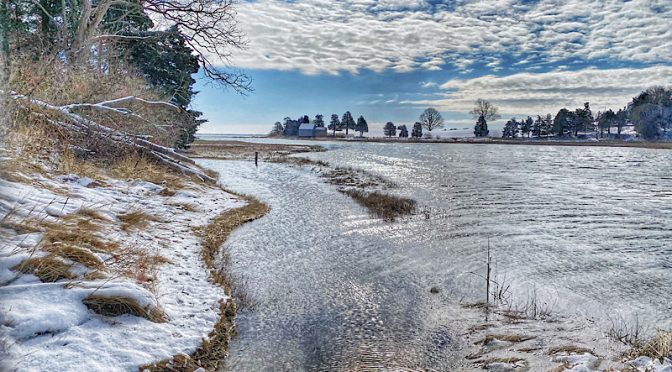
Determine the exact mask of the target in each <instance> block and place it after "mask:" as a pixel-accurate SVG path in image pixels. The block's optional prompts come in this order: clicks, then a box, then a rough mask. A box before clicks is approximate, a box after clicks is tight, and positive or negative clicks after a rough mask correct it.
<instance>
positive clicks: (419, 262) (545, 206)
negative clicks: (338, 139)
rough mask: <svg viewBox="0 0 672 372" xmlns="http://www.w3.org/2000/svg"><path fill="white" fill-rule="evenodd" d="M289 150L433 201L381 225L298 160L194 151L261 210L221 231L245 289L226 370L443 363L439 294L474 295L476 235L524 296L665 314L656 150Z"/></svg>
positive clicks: (667, 159) (669, 226) (666, 215)
mask: <svg viewBox="0 0 672 372" xmlns="http://www.w3.org/2000/svg"><path fill="white" fill-rule="evenodd" d="M302 156H309V157H311V158H315V159H322V160H327V161H329V162H330V163H332V164H336V165H348V166H353V167H357V168H362V169H366V170H369V171H372V172H377V173H379V174H382V175H384V176H386V177H388V178H390V179H392V180H393V181H395V182H396V183H397V184H399V185H400V187H399V188H398V189H396V190H393V192H397V193H400V194H403V195H405V196H410V197H413V198H414V199H416V200H417V201H418V203H419V204H420V205H426V206H431V207H432V208H436V211H440V213H433V214H432V218H430V219H424V218H413V219H408V220H403V221H399V222H397V223H393V224H390V223H384V222H382V221H379V220H376V219H372V218H371V217H369V216H368V215H367V214H366V211H364V210H363V209H361V208H360V207H359V206H357V205H356V204H355V203H354V202H352V201H351V200H350V199H348V198H347V196H344V195H342V194H340V193H338V192H336V191H335V189H334V188H333V186H330V185H326V184H323V183H321V182H320V181H319V180H318V179H317V178H316V177H315V176H314V174H311V173H310V172H309V171H307V170H301V169H297V168H290V167H286V166H284V165H280V164H262V165H261V166H260V167H259V168H258V169H255V168H254V166H253V165H251V164H248V163H245V162H222V161H203V162H202V163H203V164H204V165H206V166H208V167H211V168H213V169H216V170H217V171H219V172H220V173H221V174H222V179H223V182H224V183H225V184H226V185H227V186H229V187H230V188H232V189H234V190H236V191H241V192H245V193H250V194H254V195H256V196H258V197H260V198H261V199H262V200H264V201H266V202H267V203H269V204H270V205H271V207H272V211H271V212H270V214H269V215H267V216H266V217H265V218H263V219H261V220H258V221H255V222H253V223H251V224H249V225H248V226H245V227H243V228H242V229H240V230H238V231H236V232H235V233H234V234H233V236H232V238H231V239H230V240H229V241H228V242H227V247H228V249H229V250H230V251H231V257H232V269H233V271H234V274H235V275H237V276H239V277H241V280H244V281H245V282H246V283H247V285H248V291H249V292H250V295H251V296H252V297H254V298H255V299H256V300H257V302H258V303H257V306H256V308H255V309H254V310H252V311H248V310H244V311H241V312H240V313H239V315H238V317H237V319H236V324H237V328H238V331H239V335H238V336H237V338H236V339H235V340H234V341H233V343H232V345H231V348H230V353H231V357H230V358H229V360H228V361H227V368H228V369H230V370H250V369H253V370H258V369H266V370H295V369H308V370H339V369H340V370H351V369H355V368H364V369H365V368H368V367H371V368H377V367H381V366H385V367H388V368H394V367H398V368H436V369H449V368H451V366H454V365H453V364H451V363H452V359H451V356H452V353H454V352H455V350H454V349H455V346H456V344H455V341H454V340H455V338H456V335H454V334H453V333H452V331H451V330H450V329H449V328H447V327H446V324H445V322H441V321H438V320H437V319H440V318H441V316H440V315H439V314H437V313H438V312H440V311H442V310H439V307H437V306H436V298H437V297H436V296H438V297H439V298H441V299H442V301H447V302H457V301H458V300H460V299H464V300H471V299H474V300H475V299H477V297H476V294H480V293H482V292H483V289H482V286H481V284H482V283H480V281H479V280H478V279H477V278H476V276H474V275H472V274H470V272H480V271H482V269H483V262H484V249H485V245H486V241H487V239H488V238H490V240H491V245H492V247H493V250H494V257H495V258H494V261H495V275H497V276H498V277H502V276H504V275H506V277H507V280H509V281H510V282H511V283H512V284H513V287H514V289H515V294H516V296H518V297H519V298H521V299H524V298H525V296H526V295H527V294H528V293H530V292H531V291H536V293H538V294H540V295H541V296H545V297H547V298H553V300H554V301H556V302H558V306H559V307H562V308H563V309H565V311H568V312H575V311H578V312H580V313H584V314H586V315H590V316H593V315H596V314H605V313H608V314H609V315H613V314H615V313H616V312H619V313H621V314H623V315H624V316H628V315H632V314H638V316H639V319H640V321H642V322H647V323H649V324H655V325H656V326H658V327H672V319H671V317H670V316H669V314H670V311H672V308H671V306H672V304H671V303H670V301H669V300H668V298H669V293H671V292H672V271H671V270H670V268H671V267H672V252H671V249H670V243H671V242H672V179H671V178H670V174H672V172H671V171H672V153H670V152H668V151H661V150H647V149H630V148H628V149H626V148H623V149H619V148H587V147H586V148H581V147H574V148H573V147H536V146H497V145H442V144H436V145H434V144H431V145H430V144H408V145H405V144H374V143H371V144H352V145H349V144H344V145H342V144H339V145H337V146H335V147H334V148H333V149H332V151H329V152H325V153H314V154H307V155H306V154H303V155H302ZM439 215H440V218H438V217H437V216H439ZM435 217H437V218H435ZM433 285H438V286H439V287H441V288H442V289H443V290H442V292H441V294H439V295H431V294H429V292H428V289H429V288H430V287H431V286H433ZM433 296H434V297H433ZM596 316H597V315H596Z"/></svg>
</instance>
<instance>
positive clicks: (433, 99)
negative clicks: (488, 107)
mask: <svg viewBox="0 0 672 372" xmlns="http://www.w3.org/2000/svg"><path fill="white" fill-rule="evenodd" d="M237 10H238V19H239V21H240V27H241V29H242V31H243V32H244V33H245V34H246V35H247V39H248V40H249V46H248V49H247V50H245V51H242V52H237V54H236V55H235V56H234V58H233V60H232V63H233V65H235V66H236V67H237V68H239V69H241V70H243V71H245V73H247V74H248V75H250V76H251V77H252V79H253V88H254V92H253V93H251V94H249V95H248V96H246V97H243V96H240V95H237V94H236V93H234V92H233V91H221V90H219V89H217V88H215V87H213V86H210V85H208V84H206V81H204V80H201V79H199V83H198V86H197V89H198V90H200V92H201V93H200V94H199V95H198V97H197V99H196V102H195V108H196V109H199V110H201V111H203V112H204V113H205V116H206V117H207V119H209V120H210V123H208V124H205V125H204V126H203V127H202V130H201V132H202V133H266V132H268V131H269V130H270V129H271V127H272V124H273V123H274V122H275V121H281V120H282V118H284V117H286V116H291V117H298V116H299V115H304V114H306V115H309V116H311V117H313V116H314V115H315V114H318V113H321V114H324V115H325V117H329V115H330V114H332V113H337V114H339V116H340V115H342V113H343V112H345V111H346V110H349V111H351V112H352V113H353V115H354V116H355V117H356V116H359V115H364V117H366V118H367V119H368V121H369V122H370V123H384V122H387V121H392V122H394V123H395V124H398V125H400V124H412V123H413V122H414V121H416V120H417V117H418V115H419V114H420V113H421V112H422V110H423V109H424V108H426V107H435V108H437V109H438V110H439V111H441V112H442V114H443V116H444V118H445V119H446V124H447V127H452V128H465V127H471V126H473V124H472V121H473V120H472V119H471V117H470V115H469V114H468V111H469V110H470V109H471V107H472V105H473V102H474V101H475V100H476V99H477V98H485V99H488V100H490V101H492V102H493V103H495V104H496V105H497V106H498V107H499V108H500V112H501V113H502V114H503V118H510V117H512V116H518V117H520V116H527V115H537V114H546V113H549V112H550V113H553V114H555V112H557V111H558V109H560V108H562V107H569V108H575V107H578V106H580V105H582V103H583V102H586V101H589V102H590V104H591V107H592V108H593V111H598V110H603V109H605V108H619V107H623V106H625V104H626V103H627V102H628V101H629V100H630V99H631V98H632V97H633V96H634V95H636V94H637V93H638V92H640V91H641V90H643V89H645V88H646V87H648V86H651V85H656V84H657V85H672V28H671V27H670V25H671V24H672V1H670V0H631V1H609V0H599V1H598V0H595V1H593V0H580V1H579V0H568V1H555V0H540V1H531V0H518V1H515V0H502V1H468V0H457V1H434V0H407V1H401V0H338V1H333V0H293V1H281V0H257V1H241V2H240V3H239V4H238V6H237ZM373 127H377V126H376V125H375V124H374V125H373ZM374 131H375V129H374ZM372 134H375V133H372Z"/></svg>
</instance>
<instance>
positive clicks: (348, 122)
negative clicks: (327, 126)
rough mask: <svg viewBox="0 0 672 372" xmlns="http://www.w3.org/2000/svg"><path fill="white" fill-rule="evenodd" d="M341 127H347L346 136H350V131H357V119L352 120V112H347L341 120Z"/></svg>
mask: <svg viewBox="0 0 672 372" xmlns="http://www.w3.org/2000/svg"><path fill="white" fill-rule="evenodd" d="M341 125H342V126H343V127H345V135H346V136H347V135H348V130H349V129H355V119H353V118H352V114H351V113H350V111H346V112H345V114H343V118H342V119H341Z"/></svg>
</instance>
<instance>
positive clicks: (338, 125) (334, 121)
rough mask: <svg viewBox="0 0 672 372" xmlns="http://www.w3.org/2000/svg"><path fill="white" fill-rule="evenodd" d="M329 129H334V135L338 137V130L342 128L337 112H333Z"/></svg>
mask: <svg viewBox="0 0 672 372" xmlns="http://www.w3.org/2000/svg"><path fill="white" fill-rule="evenodd" d="M327 129H330V130H332V131H334V137H336V131H337V130H338V131H340V130H341V122H340V121H339V120H338V115H337V114H331V121H330V122H329V127H328V128H327Z"/></svg>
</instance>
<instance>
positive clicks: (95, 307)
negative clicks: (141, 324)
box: [82, 294, 166, 323]
mask: <svg viewBox="0 0 672 372" xmlns="http://www.w3.org/2000/svg"><path fill="white" fill-rule="evenodd" d="M82 302H83V303H84V305H86V307H87V308H89V309H90V310H91V311H93V312H94V313H96V314H100V315H103V316H110V317H114V316H120V315H125V314H128V315H134V316H139V317H142V318H145V319H147V320H149V321H152V322H155V323H163V322H165V321H166V316H165V314H164V313H163V311H162V310H161V309H159V308H145V307H142V306H140V305H139V304H138V302H137V301H136V300H135V299H132V298H128V297H122V296H99V295H95V294H93V295H90V296H88V297H86V298H85V299H84V300H82Z"/></svg>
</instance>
